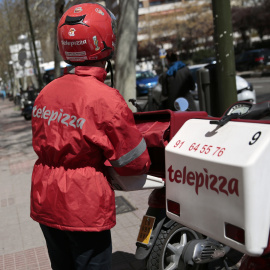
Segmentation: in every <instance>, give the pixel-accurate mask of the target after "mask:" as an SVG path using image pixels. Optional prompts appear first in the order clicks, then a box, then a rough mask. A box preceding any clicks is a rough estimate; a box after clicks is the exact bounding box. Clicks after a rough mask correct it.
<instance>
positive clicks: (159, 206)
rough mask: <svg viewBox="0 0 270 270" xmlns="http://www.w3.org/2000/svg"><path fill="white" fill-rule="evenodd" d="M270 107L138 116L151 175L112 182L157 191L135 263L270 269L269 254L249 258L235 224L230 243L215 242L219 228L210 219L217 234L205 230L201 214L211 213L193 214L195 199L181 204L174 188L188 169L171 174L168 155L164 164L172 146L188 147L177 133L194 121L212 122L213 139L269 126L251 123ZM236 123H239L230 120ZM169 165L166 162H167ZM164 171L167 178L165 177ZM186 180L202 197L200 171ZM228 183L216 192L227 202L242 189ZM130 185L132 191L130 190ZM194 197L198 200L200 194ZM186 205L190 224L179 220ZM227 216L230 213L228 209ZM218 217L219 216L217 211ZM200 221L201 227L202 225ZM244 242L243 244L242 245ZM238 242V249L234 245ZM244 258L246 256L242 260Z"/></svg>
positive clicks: (163, 269) (150, 267)
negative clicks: (241, 126) (233, 130)
mask: <svg viewBox="0 0 270 270" xmlns="http://www.w3.org/2000/svg"><path fill="white" fill-rule="evenodd" d="M177 103H178V107H180V108H184V105H183V103H181V102H176V105H177ZM269 104H270V103H269V102H265V103H262V104H252V103H248V102H238V103H236V104H234V105H233V106H231V107H230V108H229V109H228V110H227V111H226V112H225V114H224V115H223V117H221V118H214V117H210V116H208V115H207V113H206V112H200V111H196V112H193V111H191V112H186V111H182V112H172V111H169V110H163V111H155V112H143V113H140V112H139V113H135V114H134V118H135V122H136V124H137V127H138V129H139V130H140V131H141V132H142V134H143V136H144V138H145V140H146V143H147V146H148V151H149V154H150V157H151V161H152V165H151V168H150V171H149V175H147V176H144V177H140V176H136V179H135V178H133V179H132V177H131V178H129V179H127V177H119V176H115V175H114V176H113V177H112V178H113V181H115V184H116V185H118V187H116V189H120V190H126V191H128V190H139V189H144V188H152V189H153V191H152V193H151V194H150V196H149V202H148V203H149V207H148V210H147V212H146V214H145V216H144V218H143V220H142V223H141V227H140V231H139V233H138V239H137V242H136V245H137V250H136V254H135V257H136V258H137V259H139V260H144V261H145V264H146V269H147V270H154V269H160V270H173V269H178V270H179V269H180V270H182V269H196V270H202V269H223V268H224V269H238V268H239V265H240V264H241V266H240V267H241V268H240V269H241V270H246V269H252V270H259V269H267V267H266V266H269V264H270V257H269V256H268V255H263V256H259V257H251V256H250V255H253V253H252V252H250V251H248V250H246V249H245V248H243V245H244V244H243V243H245V241H244V240H243V237H244V236H243V230H241V229H240V230H238V229H237V227H235V226H233V225H231V223H228V224H227V223H226V224H227V225H226V230H227V235H226V237H225V238H226V239H225V240H224V236H222V237H221V236H220V235H218V237H217V235H216V233H215V229H216V228H215V225H214V227H213V225H212V227H211V226H210V225H211V224H210V225H209V222H211V220H210V221H209V220H208V221H207V222H206V223H207V226H209V227H211V230H213V232H211V230H210V231H209V229H208V228H207V227H206V228H205V226H203V225H204V222H205V221H206V219H207V215H205V216H204V215H203V214H204V212H205V211H206V212H207V210H205V209H203V211H201V212H202V213H203V214H201V213H198V212H192V211H195V210H194V206H192V203H193V201H195V199H196V198H195V199H193V198H192V197H191V196H190V198H189V196H187V195H186V194H185V193H184V194H183V192H182V193H181V196H182V197H183V200H181V198H180V197H181V196H180V195H179V190H178V188H177V187H175V186H172V184H178V185H179V183H180V182H181V175H184V174H186V175H187V172H184V170H182V171H181V170H173V168H171V169H170V168H167V167H168V165H167V164H166V166H165V156H166V159H168V157H167V156H168V155H169V154H168V153H165V147H166V149H167V148H170V147H169V146H170V145H171V144H173V146H171V147H172V148H177V149H181V148H182V147H183V145H185V143H186V142H185V141H182V140H180V139H179V137H178V136H177V134H178V132H181V130H185V128H184V127H185V125H186V123H189V122H192V121H194V119H196V121H202V122H203V123H204V122H205V123H206V122H211V124H210V125H212V126H213V127H214V131H212V133H211V132H209V134H207V136H209V137H211V136H214V135H215V134H216V133H218V132H220V131H221V129H222V127H223V126H224V125H228V126H229V125H230V124H228V123H231V122H233V121H236V122H237V121H238V122H244V123H249V124H252V122H255V123H257V122H259V123H270V122H267V121H266V122H265V121H263V120H262V121H253V120H248V119H261V118H262V117H264V116H265V115H269V114H270V110H269V108H270V105H269ZM232 119H236V120H233V121H231V120H232ZM238 122H237V123H238ZM266 126H267V125H266ZM260 134H261V133H259V132H256V133H254V135H253V137H252V140H251V141H250V143H251V145H252V144H254V143H256V142H257V141H258V140H259V137H260ZM196 147H197V149H196ZM189 149H190V151H189ZM189 149H188V151H189V152H191V151H193V152H196V151H199V150H200V152H201V153H204V155H206V154H208V153H209V152H210V151H212V152H213V146H211V145H206V146H205V145H204V146H201V148H200V149H199V146H198V144H196V143H195V144H191V145H190V146H189ZM215 151H216V153H215V155H217V156H218V157H221V156H222V155H223V153H224V151H225V149H223V148H222V147H219V146H218V147H217V149H215ZM226 151H227V150H226ZM166 152H167V150H166ZM213 154H214V152H213ZM213 154H212V155H213ZM177 158H178V157H177V155H176V156H175V155H174V156H173V157H172V158H171V159H172V160H174V161H175V163H173V164H174V165H173V166H175V164H177V163H179V162H178V161H176V160H177ZM183 159H186V157H185V156H184V158H183ZM166 163H168V161H167V160H166ZM186 167H187V166H186ZM185 170H186V169H185ZM166 171H167V173H166V174H165V172H166ZM192 173H193V174H192ZM188 175H189V178H188V180H187V182H189V184H190V187H193V186H195V191H196V192H195V194H196V193H201V189H203V187H201V184H200V182H199V181H198V183H194V181H195V182H196V179H195V180H194V179H193V180H192V177H193V176H192V175H196V172H188ZM197 175H200V173H197ZM201 175H202V174H201ZM194 177H195V176H194ZM200 177H202V176H200ZM211 177H213V178H214V176H213V175H212V174H211V175H208V174H207V173H205V179H208V180H209V178H211ZM120 178H121V179H120ZM224 178H225V177H224ZM221 179H223V178H222V177H221ZM232 179H233V178H232ZM127 180H128V181H127ZM182 180H183V179H182ZM208 180H207V181H208ZM214 180H215V178H214ZM129 181H130V182H129ZM192 181H193V182H192ZM224 181H225V180H224ZM227 181H228V185H229V189H227V190H226V189H224V186H223V187H219V189H218V190H217V191H218V193H224V194H225V197H227V193H228V195H230V193H237V192H239V191H238V190H235V184H233V183H230V181H229V180H227ZM233 181H235V180H232V182H233ZM209 182H210V180H209ZM131 183H132V184H131ZM134 183H136V184H134ZM149 183H150V184H149ZM153 183H154V184H153ZM192 183H193V184H192ZM129 184H130V185H131V186H132V187H130V186H129V187H128V185H129ZM119 185H120V186H119ZM125 185H126V186H125ZM165 186H166V187H165ZM186 187H188V185H186V186H185V185H182V186H181V189H183V190H184V188H186ZM208 188H209V190H214V191H215V192H216V190H215V187H214V185H213V183H212V182H211V183H209V187H207V189H208ZM220 190H221V191H220ZM185 192H186V191H185ZM188 194H189V193H188ZM191 195H192V194H191ZM179 196H180V197H179ZM196 196H197V197H198V194H196ZM180 201H181V203H180ZM185 204H187V205H188V207H186V209H185V211H186V212H187V213H188V212H189V209H192V211H191V213H192V215H191V216H192V219H191V220H189V219H186V218H184V219H181V217H182V215H183V214H180V212H181V211H182V209H183V205H185ZM180 205H181V207H180ZM221 206H222V204H221ZM196 207H198V205H196ZM196 207H195V208H196ZM180 209H181V211H180ZM208 212H209V211H208ZM210 212H211V211H210ZM228 213H230V210H229V211H228ZM215 214H216V215H218V211H217V212H216V213H215ZM183 216H184V215H183ZM199 217H200V218H199ZM200 222H201V223H202V224H203V225H201V224H200ZM198 224H199V225H198ZM268 233H269V228H268ZM267 235H268V234H267ZM230 237H231V238H232V240H231V241H227V238H230ZM239 239H240V240H239ZM267 240H268V239H267ZM237 241H240V246H241V248H239V242H237ZM241 241H242V242H243V243H241ZM235 242H236V243H237V244H235ZM245 251H247V252H245ZM244 253H246V254H247V255H244ZM265 253H267V254H268V253H270V246H269V245H268V247H267V248H266V249H265ZM243 255H244V257H243ZM259 255H261V254H259ZM257 256H258V254H257ZM254 261H255V264H254ZM259 265H263V267H266V268H263V267H261V268H260V266H259ZM252 267H253V268H252Z"/></svg>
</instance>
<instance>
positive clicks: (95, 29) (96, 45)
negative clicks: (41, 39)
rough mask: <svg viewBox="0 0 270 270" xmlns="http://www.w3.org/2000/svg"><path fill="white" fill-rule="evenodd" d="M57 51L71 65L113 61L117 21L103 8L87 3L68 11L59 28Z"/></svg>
mask: <svg viewBox="0 0 270 270" xmlns="http://www.w3.org/2000/svg"><path fill="white" fill-rule="evenodd" d="M57 42H58V48H59V52H60V54H61V56H62V57H63V59H64V61H66V62H67V63H69V64H71V65H87V64H88V63H90V62H97V61H103V60H109V59H110V58H112V56H113V53H114V50H115V42H116V19H115V17H114V15H113V13H112V12H111V11H109V10H108V9H106V8H105V7H104V6H102V5H100V4H94V3H92V4H91V3H87V4H86V3H85V4H80V5H75V6H73V7H71V8H69V9H68V10H67V11H66V12H65V13H64V15H63V16H62V18H61V19H60V21H59V24H58V27H57Z"/></svg>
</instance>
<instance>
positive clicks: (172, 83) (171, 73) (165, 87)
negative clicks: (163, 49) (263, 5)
mask: <svg viewBox="0 0 270 270" xmlns="http://www.w3.org/2000/svg"><path fill="white" fill-rule="evenodd" d="M166 60H167V62H168V70H167V71H166V72H164V73H162V74H161V75H160V77H159V82H160V84H161V86H162V100H163V102H162V108H163V109H170V110H173V111H175V107H174V101H175V100H176V99H177V98H179V97H184V98H186V99H187V101H188V102H189V108H188V109H189V110H192V111H193V110H196V107H195V103H194V99H193V97H192V94H191V93H190V90H195V82H194V80H193V78H192V75H191V72H190V70H189V68H188V67H187V66H186V64H185V63H183V62H182V61H178V56H177V54H176V53H175V52H174V51H172V50H168V51H167V54H166Z"/></svg>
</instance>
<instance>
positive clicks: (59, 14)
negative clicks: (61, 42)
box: [54, 0, 65, 78]
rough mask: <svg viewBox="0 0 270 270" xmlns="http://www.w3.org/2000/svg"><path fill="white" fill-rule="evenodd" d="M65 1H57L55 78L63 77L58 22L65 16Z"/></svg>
mask: <svg viewBox="0 0 270 270" xmlns="http://www.w3.org/2000/svg"><path fill="white" fill-rule="evenodd" d="M64 7H65V0H55V35H54V37H55V39H54V40H55V42H54V43H55V46H54V78H58V77H59V76H60V75H61V68H60V61H61V60H62V58H61V55H60V54H59V51H58V48H57V26H58V22H59V20H60V19H61V17H62V15H63V14H64Z"/></svg>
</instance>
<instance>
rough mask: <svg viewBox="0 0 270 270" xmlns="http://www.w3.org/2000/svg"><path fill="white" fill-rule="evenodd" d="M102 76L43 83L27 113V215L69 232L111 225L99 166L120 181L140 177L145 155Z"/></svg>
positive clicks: (109, 197)
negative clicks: (30, 165) (33, 156)
mask: <svg viewBox="0 0 270 270" xmlns="http://www.w3.org/2000/svg"><path fill="white" fill-rule="evenodd" d="M105 77H106V71H105V70H104V69H103V68H98V67H76V69H75V74H67V75H64V76H62V77H60V78H58V79H56V80H54V81H52V82H51V83H50V84H48V85H47V86H46V87H45V88H44V89H43V90H42V91H41V92H40V94H39V95H38V97H37V99H36V101H35V105H34V108H33V112H32V130H33V147H34V150H35V152H36V153H37V155H38V160H37V161H36V163H35V165H34V169H33V174H32V188H31V217H32V218H33V219H34V220H36V221H37V222H40V223H42V224H45V225H47V226H50V227H54V228H57V229H61V230H69V231H103V230H107V229H110V228H112V227H113V226H114V225H115V222H116V221H115V219H116V218H115V198H114V191H113V189H112V188H111V185H110V183H109V182H108V180H107V177H106V175H107V170H106V167H105V166H104V162H105V161H106V160H109V161H110V163H111V165H112V166H113V167H114V168H115V170H116V171H117V172H118V173H119V174H120V175H137V174H142V173H145V172H147V170H148V169H149V166H150V159H149V155H148V151H147V148H146V145H145V142H144V139H143V137H142V135H141V133H140V132H139V131H138V130H137V128H136V126H135V123H134V118H133V114H132V112H131V110H130V109H129V108H128V106H127V104H126V102H125V101H124V99H123V97H122V96H121V95H120V94H119V92H118V90H116V89H114V88H111V87H109V86H107V85H106V84H104V83H103V82H104V79H105Z"/></svg>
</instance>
